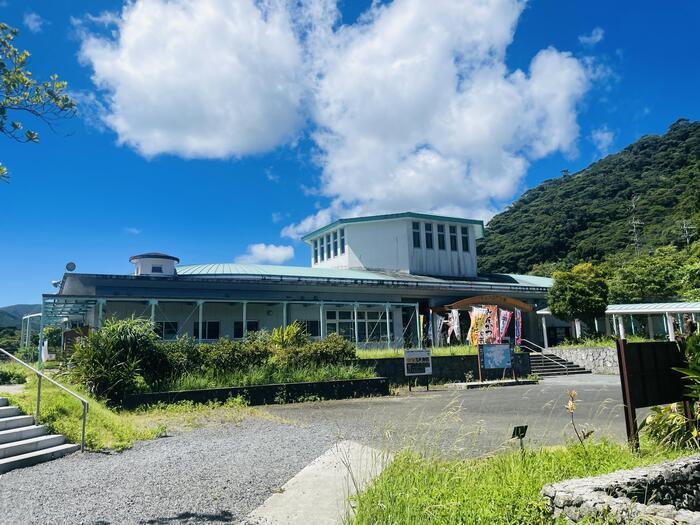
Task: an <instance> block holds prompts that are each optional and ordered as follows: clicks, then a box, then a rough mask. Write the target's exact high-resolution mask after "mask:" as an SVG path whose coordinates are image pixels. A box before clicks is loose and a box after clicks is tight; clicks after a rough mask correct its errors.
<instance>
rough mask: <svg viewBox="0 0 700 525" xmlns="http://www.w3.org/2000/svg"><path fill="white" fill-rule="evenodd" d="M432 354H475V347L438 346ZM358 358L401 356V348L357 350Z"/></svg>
mask: <svg viewBox="0 0 700 525" xmlns="http://www.w3.org/2000/svg"><path fill="white" fill-rule="evenodd" d="M432 350H433V356H447V355H476V347H475V346H469V345H459V346H440V347H435V348H433V349H432ZM357 357H358V358H359V359H386V358H387V357H403V348H396V349H393V348H378V349H371V350H360V349H359V348H358V350H357Z"/></svg>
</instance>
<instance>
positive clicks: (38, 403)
mask: <svg viewBox="0 0 700 525" xmlns="http://www.w3.org/2000/svg"><path fill="white" fill-rule="evenodd" d="M0 352H2V353H3V354H5V355H6V356H7V357H9V358H10V359H13V360H15V361H17V362H18V363H19V364H20V365H22V366H23V367H25V368H29V370H31V371H32V372H34V373H35V374H36V377H37V389H36V416H35V419H36V421H37V422H39V414H40V409H41V380H42V378H43V379H46V380H47V381H48V382H49V383H51V384H52V385H54V386H57V387H58V388H60V389H61V390H63V391H64V392H66V393H68V394H70V395H72V396H73V397H74V398H76V399H77V400H79V401H80V402H81V403H82V405H83V429H82V434H81V436H80V451H81V452H83V451H84V450H85V423H86V421H87V413H88V406H89V403H88V402H87V400H86V399H84V398H82V397H80V396H79V395H78V394H76V393H75V392H73V391H72V390H70V389H68V388H66V387H65V386H63V385H62V384H61V383H58V382H57V381H54V380H53V379H51V378H50V377H49V376H47V375H46V374H44V373H42V372H39V370H37V369H36V368H34V367H33V366H32V365H30V364H28V363H25V362H24V361H22V360H21V359H19V358H17V357H15V356H14V355H12V354H11V353H10V352H8V351H6V350H3V349H2V348H0Z"/></svg>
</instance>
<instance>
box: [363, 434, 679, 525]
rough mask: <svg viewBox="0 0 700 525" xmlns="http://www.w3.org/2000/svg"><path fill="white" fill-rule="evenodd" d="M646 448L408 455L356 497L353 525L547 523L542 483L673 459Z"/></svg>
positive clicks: (612, 446) (600, 446) (601, 446)
mask: <svg viewBox="0 0 700 525" xmlns="http://www.w3.org/2000/svg"><path fill="white" fill-rule="evenodd" d="M678 455H680V453H679V452H672V451H667V450H665V449H653V450H649V451H646V452H645V453H642V454H639V455H638V454H635V453H633V452H632V451H631V450H630V449H629V448H628V447H626V446H623V445H618V444H613V443H610V442H608V441H601V442H599V443H588V444H587V445H586V446H585V448H584V447H583V446H581V445H580V444H570V445H568V446H565V447H555V448H543V449H540V450H537V451H534V452H531V451H526V452H525V453H524V454H521V453H520V452H519V451H513V452H506V453H500V454H497V455H495V456H492V457H487V458H481V459H467V460H455V459H451V460H450V459H440V458H439V457H438V458H431V457H425V456H421V455H419V454H417V453H415V452H409V451H405V452H402V453H400V454H399V455H398V456H397V457H396V459H395V460H394V462H393V463H392V464H391V465H389V466H388V467H387V469H386V470H385V471H384V472H383V473H382V474H381V475H380V476H379V477H378V478H377V479H376V480H375V481H374V482H373V483H372V484H371V485H370V486H369V488H368V489H367V490H366V491H364V492H362V493H360V494H359V495H357V496H356V501H355V504H356V515H355V518H354V523H355V524H356V525H360V524H372V525H377V524H399V523H401V524H403V523H405V524H408V523H410V524H412V525H414V524H415V525H420V524H426V525H427V524H435V523H440V524H447V523H460V524H509V525H512V524H518V525H530V524H539V523H553V522H554V520H553V519H552V518H551V517H550V516H549V514H548V509H547V506H546V505H545V502H544V500H543V499H542V497H541V496H540V490H541V489H542V487H543V486H544V485H546V484H548V483H554V482H557V481H561V480H565V479H569V478H573V477H586V476H595V475H599V474H603V473H607V472H611V471H614V470H618V469H624V468H632V467H637V466H642V465H647V464H651V463H655V462H658V461H661V460H665V459H671V458H674V457H678Z"/></svg>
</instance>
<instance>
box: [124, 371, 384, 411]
mask: <svg viewBox="0 0 700 525" xmlns="http://www.w3.org/2000/svg"><path fill="white" fill-rule="evenodd" d="M388 395H389V380H388V379H386V378H384V377H377V378H372V379H344V380H337V381H318V382H314V383H285V384H277V385H252V386H240V387H226V388H209V389H206V390H183V391H180V392H152V393H143V394H133V395H128V396H126V398H125V399H124V407H125V408H133V407H136V406H139V405H149V404H154V403H158V402H162V403H174V402H177V401H194V402H196V403H205V402H207V401H226V400H227V399H228V398H230V397H237V396H241V397H242V398H243V399H245V400H246V401H247V402H248V404H249V405H271V404H274V403H292V402H295V401H304V400H305V399H308V398H318V399H348V398H353V397H368V396H388Z"/></svg>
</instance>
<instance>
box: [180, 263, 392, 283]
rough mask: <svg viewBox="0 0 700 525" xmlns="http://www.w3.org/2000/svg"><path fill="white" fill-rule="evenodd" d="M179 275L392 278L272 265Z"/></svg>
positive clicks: (193, 267) (183, 270)
mask: <svg viewBox="0 0 700 525" xmlns="http://www.w3.org/2000/svg"><path fill="white" fill-rule="evenodd" d="M177 274H178V275H211V276H214V275H250V276H275V277H304V278H314V277H316V278H319V279H375V280H381V281H384V280H391V278H390V277H388V276H386V275H382V274H379V273H375V272H370V271H367V270H343V269H338V268H309V267H306V266H281V265H272V264H235V263H222V264H187V265H181V266H177Z"/></svg>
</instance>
